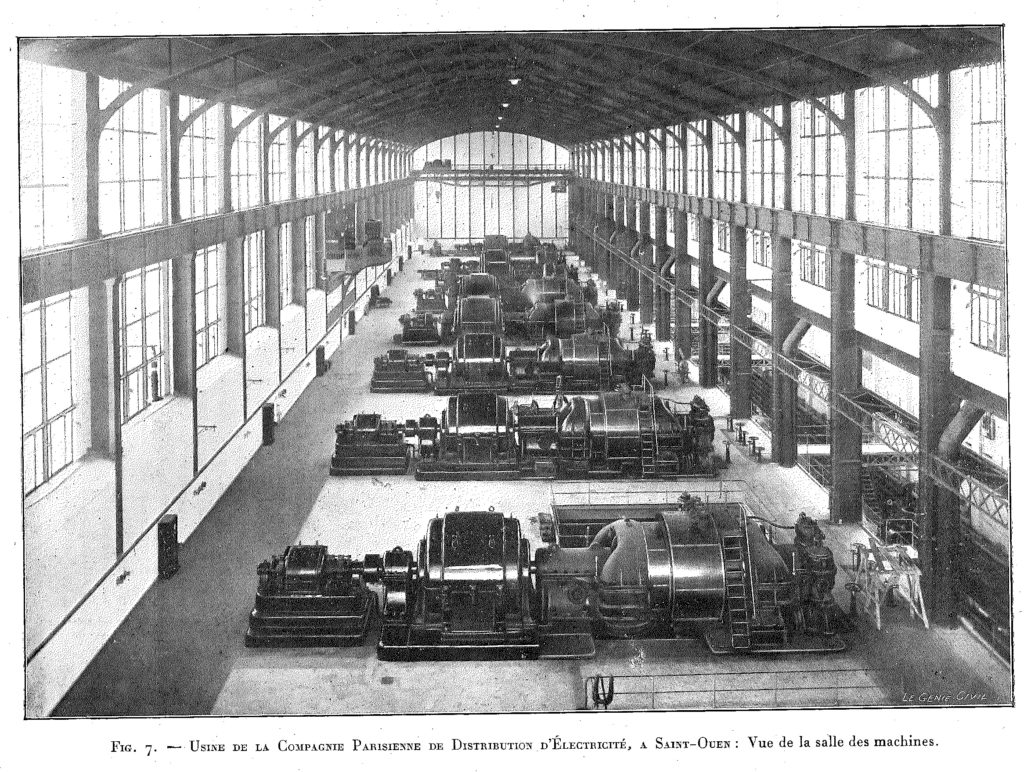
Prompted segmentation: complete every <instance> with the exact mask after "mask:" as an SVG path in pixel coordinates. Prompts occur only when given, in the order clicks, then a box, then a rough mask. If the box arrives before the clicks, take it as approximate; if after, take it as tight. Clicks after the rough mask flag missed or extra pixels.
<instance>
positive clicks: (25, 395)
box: [21, 370, 43, 431]
mask: <svg viewBox="0 0 1024 772" xmlns="http://www.w3.org/2000/svg"><path fill="white" fill-rule="evenodd" d="M21 400H22V408H23V411H24V421H25V430H26V431H28V430H31V429H34V428H35V427H37V426H39V425H40V424H42V422H43V385H42V371H40V370H33V371H32V372H30V373H26V374H25V377H24V381H23V384H22V398H21Z"/></svg>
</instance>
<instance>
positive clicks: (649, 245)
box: [635, 201, 654, 324]
mask: <svg viewBox="0 0 1024 772" xmlns="http://www.w3.org/2000/svg"><path fill="white" fill-rule="evenodd" d="M639 220H640V223H639V232H640V241H639V242H638V247H637V250H636V258H637V262H638V263H639V264H640V265H642V266H643V267H644V268H653V267H654V243H653V242H652V241H651V205H650V204H648V203H647V202H646V201H641V202H640V217H639ZM635 273H636V284H637V301H638V302H639V304H640V324H651V323H652V322H653V321H654V281H653V279H652V278H651V277H650V276H649V275H647V274H645V273H643V272H641V271H640V270H636V271H635Z"/></svg>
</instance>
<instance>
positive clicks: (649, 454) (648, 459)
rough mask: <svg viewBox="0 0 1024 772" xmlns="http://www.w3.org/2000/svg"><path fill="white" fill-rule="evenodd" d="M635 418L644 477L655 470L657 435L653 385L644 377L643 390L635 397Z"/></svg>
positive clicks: (650, 474)
mask: <svg viewBox="0 0 1024 772" xmlns="http://www.w3.org/2000/svg"><path fill="white" fill-rule="evenodd" d="M637 418H638V422H639V425H640V469H641V473H642V474H643V476H644V477H653V476H654V475H655V474H656V472H657V463H656V459H657V457H658V447H657V444H658V436H657V429H656V427H655V425H654V386H653V385H652V384H651V382H650V381H648V380H647V378H646V377H645V378H644V391H643V393H642V394H641V395H640V396H639V397H638V398H637Z"/></svg>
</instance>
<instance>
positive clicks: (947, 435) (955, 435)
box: [936, 399, 985, 459]
mask: <svg viewBox="0 0 1024 772" xmlns="http://www.w3.org/2000/svg"><path fill="white" fill-rule="evenodd" d="M983 415H985V410H984V409H983V408H980V407H978V406H977V405H975V404H974V403H973V402H971V401H970V400H966V399H965V400H964V401H963V402H962V403H961V404H960V409H959V410H957V411H956V415H955V416H953V420H952V421H950V422H949V426H947V427H946V428H945V429H944V430H943V431H942V436H941V437H939V447H938V448H937V449H936V455H937V456H938V457H939V458H944V459H952V458H956V456H957V454H958V453H959V452H960V444H961V443H962V442H963V441H964V440H965V439H966V438H967V435H968V434H970V433H971V429H973V428H974V427H975V426H976V425H977V424H978V421H980V420H981V417H982V416H983Z"/></svg>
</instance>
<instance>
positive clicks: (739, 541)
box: [722, 528, 751, 651]
mask: <svg viewBox="0 0 1024 772" xmlns="http://www.w3.org/2000/svg"><path fill="white" fill-rule="evenodd" d="M722 557H723V559H724V561H725V602H726V621H727V623H728V626H729V639H730V643H731V644H732V648H733V649H736V650H741V651H746V650H749V649H750V621H751V619H750V618H751V602H750V592H749V589H748V581H747V580H748V562H747V534H746V530H745V529H742V528H741V529H740V531H739V532H738V533H731V534H726V535H723V536H722Z"/></svg>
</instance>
